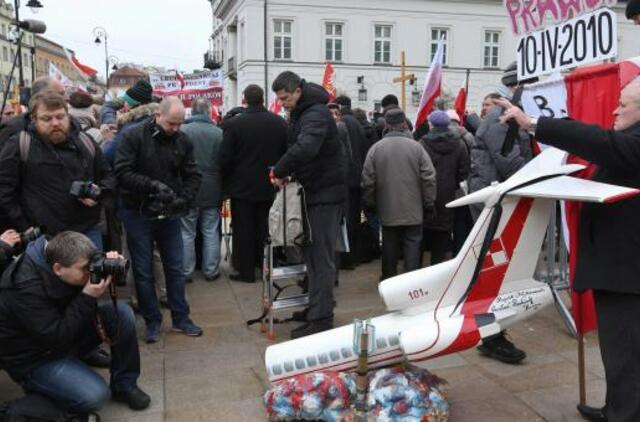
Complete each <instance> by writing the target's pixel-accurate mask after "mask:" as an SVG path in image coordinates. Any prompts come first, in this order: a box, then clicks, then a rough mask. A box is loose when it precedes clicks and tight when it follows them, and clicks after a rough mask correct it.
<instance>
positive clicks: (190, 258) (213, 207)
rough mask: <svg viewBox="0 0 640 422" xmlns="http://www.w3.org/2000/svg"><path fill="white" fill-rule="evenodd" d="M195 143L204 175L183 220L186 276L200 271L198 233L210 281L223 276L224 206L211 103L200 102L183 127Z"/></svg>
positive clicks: (204, 269)
mask: <svg viewBox="0 0 640 422" xmlns="http://www.w3.org/2000/svg"><path fill="white" fill-rule="evenodd" d="M182 132H184V133H185V134H186V135H187V136H188V137H189V139H190V140H191V143H193V157H194V158H195V160H196V164H197V165H198V170H199V171H200V174H201V175H202V183H201V184H200V189H198V194H197V195H196V199H195V200H194V201H193V202H192V203H191V206H190V207H189V212H188V213H187V215H185V216H184V217H182V218H181V219H180V225H181V227H182V244H183V247H184V276H185V278H186V279H187V280H189V279H191V278H192V277H193V272H194V271H195V268H196V245H195V240H196V233H197V231H198V227H199V230H200V233H201V234H202V273H203V274H204V278H205V280H207V281H213V280H215V279H217V278H218V277H219V276H220V269H219V266H220V204H221V203H222V186H221V182H220V170H219V165H218V158H219V155H220V144H221V143H222V131H221V130H220V129H219V128H217V127H216V126H215V124H214V123H213V121H212V120H211V102H210V100H209V99H207V98H197V99H196V100H194V101H193V104H192V106H191V117H190V118H189V119H187V121H186V122H185V124H184V125H182Z"/></svg>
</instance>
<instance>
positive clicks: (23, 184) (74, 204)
mask: <svg viewBox="0 0 640 422" xmlns="http://www.w3.org/2000/svg"><path fill="white" fill-rule="evenodd" d="M29 110H30V122H29V123H28V125H27V127H26V129H25V130H22V131H19V132H18V133H16V134H14V135H13V136H12V137H11V138H10V139H9V140H8V141H7V144H6V145H5V146H4V148H2V152H1V153H0V209H2V211H3V212H5V213H6V215H7V216H8V217H9V220H10V221H11V226H12V227H14V228H15V229H16V230H18V231H24V230H25V229H27V228H28V227H30V226H43V227H44V231H45V233H47V234H50V235H55V234H57V233H59V232H62V231H68V230H71V231H77V232H80V233H83V234H85V235H86V236H87V237H89V239H91V241H92V242H93V243H94V245H95V246H96V248H97V249H98V250H101V249H102V230H101V228H100V224H99V222H100V211H101V202H102V201H103V200H111V194H112V189H113V187H114V185H115V179H114V177H113V175H112V173H111V169H110V167H109V165H108V164H107V163H106V161H105V160H104V158H103V156H102V152H101V150H100V148H98V147H97V146H96V144H95V143H94V142H93V140H91V138H90V137H89V136H88V135H86V134H84V133H82V132H81V131H80V128H79V127H78V126H77V125H76V123H75V122H74V121H72V120H71V119H70V117H69V112H68V108H67V103H66V102H65V100H64V98H63V97H62V96H61V95H60V94H58V93H56V92H54V91H49V90H47V91H44V92H41V93H39V94H37V95H36V96H34V97H33V98H32V99H31V101H30V102H29Z"/></svg>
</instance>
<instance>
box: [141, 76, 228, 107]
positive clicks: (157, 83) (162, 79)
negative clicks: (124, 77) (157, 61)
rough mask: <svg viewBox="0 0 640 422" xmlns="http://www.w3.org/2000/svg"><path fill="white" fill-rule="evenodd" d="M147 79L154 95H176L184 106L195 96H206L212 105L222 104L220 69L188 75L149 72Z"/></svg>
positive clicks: (188, 104)
mask: <svg viewBox="0 0 640 422" xmlns="http://www.w3.org/2000/svg"><path fill="white" fill-rule="evenodd" d="M149 80H150V82H151V86H152V87H153V93H154V94H155V95H158V96H161V97H164V96H168V95H177V96H178V97H180V99H181V100H182V101H183V103H184V104H185V106H186V107H191V101H192V100H194V99H196V98H208V99H210V100H211V104H212V105H216V106H220V105H222V87H223V82H224V79H223V73H222V70H220V69H218V70H213V71H207V72H201V73H193V74H189V75H181V74H178V73H177V72H169V73H162V74H161V73H151V74H149Z"/></svg>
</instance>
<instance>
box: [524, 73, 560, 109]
mask: <svg viewBox="0 0 640 422" xmlns="http://www.w3.org/2000/svg"><path fill="white" fill-rule="evenodd" d="M521 101H522V108H523V109H524V112H525V113H527V114H528V115H529V116H532V117H554V118H556V119H561V118H564V117H567V116H568V113H567V87H566V85H565V82H564V79H562V77H561V76H559V75H558V78H554V79H551V80H547V81H545V82H541V83H537V84H532V85H527V86H525V88H524V90H523V91H522V97H521Z"/></svg>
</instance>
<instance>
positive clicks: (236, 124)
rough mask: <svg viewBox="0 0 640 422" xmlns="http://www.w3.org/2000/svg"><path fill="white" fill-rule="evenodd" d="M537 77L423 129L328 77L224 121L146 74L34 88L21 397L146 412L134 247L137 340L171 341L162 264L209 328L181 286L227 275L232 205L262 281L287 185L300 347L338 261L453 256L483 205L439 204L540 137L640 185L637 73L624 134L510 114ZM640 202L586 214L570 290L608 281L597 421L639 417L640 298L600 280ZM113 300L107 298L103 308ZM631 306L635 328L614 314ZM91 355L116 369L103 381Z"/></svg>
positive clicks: (415, 262) (3, 331)
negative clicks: (297, 196)
mask: <svg viewBox="0 0 640 422" xmlns="http://www.w3.org/2000/svg"><path fill="white" fill-rule="evenodd" d="M531 82H534V80H526V81H518V80H517V77H516V66H515V63H513V64H511V65H510V66H508V67H507V68H506V69H505V71H504V74H503V76H502V78H501V83H502V84H503V85H504V86H506V87H507V88H508V90H507V92H506V93H503V94H499V93H492V94H489V95H487V96H486V97H485V98H484V100H483V103H482V106H481V110H480V112H479V113H478V114H476V113H474V112H473V111H468V112H466V113H465V114H464V115H459V114H458V113H457V112H456V111H454V110H433V111H432V112H431V113H430V114H429V117H428V121H427V122H426V123H425V124H423V125H421V126H419V127H416V128H413V127H412V124H411V122H410V121H409V120H408V118H407V116H406V115H405V113H404V112H403V110H402V109H401V108H400V107H399V104H398V99H397V98H396V97H395V96H394V95H392V94H390V95H387V96H386V97H384V98H383V100H382V109H381V110H379V112H376V113H375V114H374V115H373V118H372V119H369V118H368V117H367V113H366V112H365V111H364V110H361V109H357V108H356V109H353V108H352V107H351V99H350V98H349V97H347V96H344V95H342V96H339V97H337V98H336V99H335V100H333V101H330V97H329V94H328V92H327V91H326V90H325V89H324V88H323V87H322V86H320V85H317V84H315V83H312V82H309V81H306V80H304V79H302V78H301V77H300V76H299V75H297V74H296V73H293V72H291V71H285V72H283V73H281V74H280V75H278V76H277V78H276V79H275V80H274V81H273V83H272V86H271V87H270V88H271V90H272V91H273V92H274V94H275V96H276V97H277V98H278V100H279V101H280V102H281V103H282V105H283V107H284V108H285V109H286V111H287V119H284V118H282V117H280V116H278V115H275V114H273V113H271V112H269V111H268V110H267V109H266V108H265V106H264V104H265V92H264V90H263V88H261V87H260V86H258V85H249V86H247V87H246V88H245V89H244V91H243V106H242V107H239V108H236V109H233V110H231V111H230V112H229V113H228V114H227V115H226V116H225V117H224V118H223V119H222V121H221V122H216V121H214V120H212V118H211V109H210V102H209V101H208V100H206V99H195V100H194V101H193V103H192V106H191V113H190V116H189V117H188V118H187V119H185V107H184V105H183V103H182V102H181V100H179V99H178V98H176V97H165V98H162V99H159V98H154V97H153V95H152V88H151V86H150V84H149V83H148V82H147V81H145V80H141V81H139V82H137V83H136V84H135V85H134V86H132V87H131V88H130V89H128V90H127V91H126V93H125V94H123V95H122V97H120V98H116V99H114V100H112V101H109V102H106V103H104V104H99V102H97V101H94V99H93V98H92V97H91V96H90V95H88V94H86V93H84V92H80V91H78V92H73V93H70V94H69V93H67V92H65V90H64V88H63V87H62V86H61V85H60V83H59V82H57V81H56V80H54V79H50V78H47V77H44V78H40V79H38V80H36V81H35V82H34V83H33V87H32V97H31V99H30V101H29V105H28V111H27V112H26V113H23V114H21V115H16V116H12V115H10V113H7V114H6V116H4V115H3V119H2V122H1V124H0V270H1V271H2V278H1V279H0V343H1V344H2V348H0V366H1V367H2V369H4V370H5V371H7V372H8V374H9V375H10V376H11V378H12V379H13V380H15V381H16V382H17V383H19V384H20V385H21V386H22V387H23V388H24V390H25V391H26V392H27V393H29V394H35V395H41V396H44V397H46V398H47V399H48V400H50V401H51V403H52V404H53V405H54V406H56V407H57V408H60V409H62V410H64V411H65V412H71V413H76V414H80V415H84V416H86V415H89V414H92V413H94V412H95V411H96V410H98V409H99V408H100V407H102V406H103V405H104V403H105V402H106V401H107V400H109V399H110V398H112V399H115V400H119V401H122V402H124V403H126V404H128V405H129V406H130V407H131V408H132V409H144V408H146V407H148V406H149V404H150V397H149V396H148V395H147V394H146V393H145V392H144V391H142V390H141V389H140V388H139V387H138V385H137V379H138V377H139V375H140V355H139V350H138V335H137V333H136V328H135V316H134V313H133V311H132V309H131V307H129V306H127V305H124V304H123V303H116V302H115V296H114V295H113V294H112V292H113V284H114V283H116V282H122V281H124V277H123V276H122V274H123V273H125V274H126V269H127V268H128V265H129V264H128V261H126V260H125V258H124V255H126V256H128V257H129V258H130V260H131V269H132V275H133V284H134V286H135V303H136V305H137V311H139V313H140V315H141V316H142V318H143V319H144V322H145V331H144V334H143V336H142V337H143V339H144V341H145V342H147V343H154V342H158V341H159V340H160V339H161V336H162V323H163V321H162V319H163V318H162V313H161V310H160V302H161V299H162V298H160V297H159V294H158V292H159V291H158V285H159V284H160V280H159V277H158V274H157V271H154V268H155V267H156V261H157V260H158V259H159V261H160V262H161V264H162V271H163V273H164V277H162V278H163V279H164V283H165V285H166V287H165V290H166V304H167V306H168V308H169V309H170V313H171V330H172V331H176V332H179V333H182V334H184V335H187V336H192V337H197V336H201V335H202V334H203V330H202V329H201V328H200V327H199V326H198V325H197V324H196V323H195V322H194V321H193V320H192V319H191V318H190V309H189V304H188V301H187V297H186V294H185V285H186V283H188V282H190V281H191V280H193V279H194V277H195V274H196V269H197V268H199V269H200V270H201V272H202V275H203V277H204V279H205V280H206V281H208V282H214V281H215V280H217V279H218V278H220V276H221V273H222V272H221V249H222V248H221V214H222V213H223V203H224V202H225V201H226V200H227V199H229V200H230V209H231V222H232V231H233V242H232V246H231V251H230V252H231V257H232V259H231V268H232V271H231V272H230V273H229V274H227V277H228V278H229V279H230V280H233V281H238V282H247V283H252V282H255V281H256V279H258V278H260V271H261V268H262V263H263V253H264V247H265V243H266V242H267V241H268V237H269V223H268V218H269V212H270V208H271V205H272V203H273V200H274V196H275V193H276V191H277V189H279V188H282V187H284V186H286V185H287V184H288V183H291V181H296V182H298V183H299V184H300V185H301V186H302V191H303V193H304V194H303V198H304V201H303V208H304V210H303V216H304V224H303V226H304V230H305V241H304V242H301V243H300V244H299V245H298V246H299V249H300V252H301V254H300V256H301V261H302V262H303V263H304V264H305V265H306V278H305V288H306V290H307V291H308V293H309V304H308V307H307V308H306V309H304V310H302V311H299V312H296V313H294V315H293V317H292V319H294V320H296V321H299V322H301V323H302V324H301V325H300V326H298V327H296V328H295V329H293V330H292V331H291V338H298V337H301V336H306V335H310V334H313V333H317V332H321V331H325V330H328V329H331V328H333V322H334V307H335V306H336V301H335V299H334V288H335V287H336V286H337V285H338V281H339V280H338V279H339V270H352V269H354V268H356V267H357V266H358V265H360V264H362V263H365V262H369V261H371V260H372V259H376V258H381V259H380V261H381V271H380V280H384V279H387V278H391V277H393V276H395V275H397V274H398V271H399V270H398V263H399V261H400V260H401V259H402V260H403V264H404V267H403V271H405V272H408V271H413V270H416V269H419V268H422V267H424V266H426V265H434V264H437V263H440V262H442V261H445V260H447V259H449V258H450V257H451V256H453V255H454V254H455V253H456V252H457V251H458V250H459V249H460V248H461V246H462V243H463V242H464V240H465V239H466V237H467V235H468V233H469V232H470V230H471V227H472V225H473V222H474V221H475V219H477V218H478V215H479V212H480V209H478V208H476V207H473V206H472V207H462V208H459V209H455V210H454V209H448V208H446V207H445V205H446V204H447V203H448V202H450V201H452V200H454V199H455V198H458V197H460V196H462V195H465V194H467V193H469V192H474V191H477V190H480V189H482V188H484V187H485V186H488V185H489V184H491V183H492V182H494V181H498V182H501V181H504V180H506V179H507V178H509V177H510V176H511V175H513V174H514V173H515V172H516V171H517V170H518V169H520V168H522V166H524V165H525V164H526V163H527V162H528V161H529V160H531V159H532V157H533V151H532V140H533V139H534V137H535V138H537V139H544V140H545V141H546V142H547V143H549V144H551V145H556V146H558V147H560V148H563V149H566V150H568V151H571V152H573V153H576V154H578V155H581V156H583V157H585V158H587V159H589V160H590V161H592V162H594V163H597V164H598V165H599V166H600V169H601V170H600V171H599V173H598V176H597V180H602V181H605V182H611V183H616V184H621V185H625V186H634V187H637V186H639V185H640V182H638V180H637V169H638V162H637V161H638V157H639V156H640V154H639V153H638V141H639V136H638V127H639V126H638V125H640V88H639V87H640V82H639V81H638V80H636V81H634V82H632V83H631V84H630V85H629V86H628V87H626V88H625V90H624V91H623V92H622V96H621V103H620V107H619V108H618V109H617V110H616V126H615V128H614V131H606V130H604V129H601V128H597V127H594V126H590V127H587V126H586V125H583V124H581V123H577V122H567V121H561V120H557V119H556V120H552V119H544V118H541V119H540V120H539V121H532V120H530V118H529V117H528V116H526V115H524V113H522V111H521V110H520V108H518V107H517V106H518V101H519V98H518V97H519V94H518V93H519V91H521V88H522V86H523V85H525V84H528V83H531ZM508 122H515V123H510V124H507V123H508ZM587 141H589V142H587ZM637 209H638V200H630V201H627V202H624V203H622V205H620V206H616V207H606V208H599V206H597V205H595V206H589V207H585V210H584V214H585V217H584V219H585V220H584V222H583V224H582V225H581V230H582V231H583V232H584V233H582V234H581V237H580V240H581V242H582V243H581V244H580V248H581V251H584V252H585V253H586V255H587V256H588V258H586V259H583V260H581V261H580V262H581V266H579V267H578V269H577V274H576V287H577V288H578V289H587V288H592V289H595V291H596V295H595V297H596V305H597V307H598V311H599V312H598V316H599V324H600V326H601V331H600V344H601V348H602V354H603V360H604V363H605V371H606V374H607V407H606V408H605V409H591V408H586V407H583V408H582V409H581V412H583V414H584V415H585V417H589V418H595V419H592V420H606V418H609V420H633V416H631V417H629V415H636V416H637V415H640V410H638V406H640V405H639V403H640V399H639V400H629V397H638V396H639V395H640V390H638V389H637V388H636V387H635V385H634V382H635V381H634V380H637V379H638V378H640V374H639V375H638V376H636V375H634V376H633V377H630V376H628V374H629V371H630V370H631V369H632V370H633V371H636V369H637V368H638V365H637V362H635V360H634V355H633V354H631V353H626V352H625V351H624V350H622V349H629V350H637V349H638V346H637V338H638V336H627V334H626V333H627V332H629V331H635V326H633V321H634V320H635V315H636V314H637V312H638V309H640V307H639V306H638V305H637V304H636V301H637V297H638V296H637V293H638V291H637V290H638V289H637V287H635V286H634V283H633V282H632V281H630V282H629V283H628V284H624V283H622V282H621V283H619V285H616V286H614V287H612V286H611V285H610V283H609V282H607V281H605V280H608V279H611V277H610V274H609V275H608V274H607V271H614V270H615V271H618V272H617V273H616V275H615V277H614V278H615V279H616V280H617V279H620V280H624V279H627V280H628V279H630V278H631V279H632V278H633V276H635V275H637V274H638V273H639V272H640V270H638V269H636V268H635V267H633V268H631V267H632V266H633V265H634V263H635V262H637V261H636V260H635V259H634V258H633V254H634V253H636V251H637V245H638V244H640V241H638V240H636V239H635V238H633V239H632V240H631V241H629V240H628V237H629V236H635V235H634V234H632V233H631V232H632V230H629V229H627V228H625V227H626V225H628V224H633V221H635V220H634V218H633V213H634V212H637ZM605 217H606V218H605ZM605 221H606V223H605ZM343 233H346V240H347V241H346V243H347V244H348V245H349V247H348V248H346V249H345V248H343V247H341V246H340V245H341V243H345V242H344V239H343V236H342V235H343ZM196 239H198V240H200V242H197V241H196ZM596 240H597V241H596ZM199 243H200V244H201V250H196V249H197V247H198V246H199ZM342 246H344V245H342ZM630 246H631V247H630ZM345 250H348V252H346V251H345ZM106 251H109V252H106ZM425 251H429V254H428V256H429V262H428V263H427V262H426V256H427V255H426V254H425ZM614 251H615V252H614ZM228 252H229V251H228ZM621 253H623V254H624V255H623V258H620V256H621V255H620V254H621ZM285 255H286V254H285ZM621 259H623V261H624V265H619V264H620V263H621V262H623V261H621ZM285 260H286V258H285ZM627 260H628V261H627ZM107 261H108V262H109V264H105V262H107ZM197 261H200V262H199V266H198V264H197ZM120 269H124V270H123V271H121V270H120ZM109 294H111V295H112V298H113V299H114V300H113V301H112V302H109V301H108V300H107V301H105V300H100V299H101V298H103V297H105V296H109ZM338 305H339V304H338ZM619 312H624V313H625V317H624V318H623V319H624V321H625V323H624V324H622V323H621V321H620V320H619V319H618V318H614V317H613V316H614V315H616V313H619ZM629 339H631V340H629ZM105 345H106V346H110V350H109V351H107V350H106V347H105ZM478 349H479V351H480V352H481V353H483V354H485V355H487V356H489V357H492V358H495V359H498V360H500V361H503V362H506V363H518V362H520V361H522V360H523V359H525V357H526V354H525V352H524V351H522V350H520V349H518V348H517V347H516V346H515V345H514V344H513V343H512V342H511V341H509V340H508V339H507V337H506V333H499V334H497V335H495V336H492V337H490V338H486V339H484V340H483V343H482V344H481V345H480V346H479V347H478ZM621 356H627V358H624V359H622V358H621ZM89 366H108V367H110V369H111V379H110V383H109V385H107V384H106V383H105V381H104V380H103V379H102V377H100V376H99V375H97V374H96V373H95V372H93V371H92V370H91V369H90V368H89ZM638 371H640V369H638ZM634 374H635V372H634ZM598 418H604V419H598Z"/></svg>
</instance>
